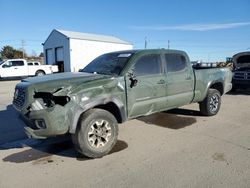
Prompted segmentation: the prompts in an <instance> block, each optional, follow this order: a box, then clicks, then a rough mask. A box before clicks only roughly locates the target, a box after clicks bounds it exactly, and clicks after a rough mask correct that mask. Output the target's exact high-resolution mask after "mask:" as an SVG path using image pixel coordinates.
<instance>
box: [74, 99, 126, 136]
mask: <svg viewBox="0 0 250 188" xmlns="http://www.w3.org/2000/svg"><path fill="white" fill-rule="evenodd" d="M108 103H114V104H115V105H116V107H117V108H118V109H119V113H120V116H121V122H124V121H125V120H126V113H125V107H124V104H123V103H122V102H121V101H120V100H119V99H116V98H114V97H110V98H99V99H95V100H92V101H89V102H88V103H87V104H85V105H84V106H80V105H77V106H76V107H74V109H73V110H71V115H72V118H71V123H70V127H69V133H71V134H74V133H75V131H76V127H77V124H78V120H79V118H80V116H81V115H82V113H84V112H86V111H87V110H89V109H92V108H95V107H97V106H100V105H106V104H108Z"/></svg>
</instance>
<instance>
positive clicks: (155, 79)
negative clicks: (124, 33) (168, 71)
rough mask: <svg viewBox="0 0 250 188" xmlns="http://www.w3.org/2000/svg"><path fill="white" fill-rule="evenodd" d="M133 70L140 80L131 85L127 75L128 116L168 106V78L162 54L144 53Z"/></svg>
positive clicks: (147, 112)
mask: <svg viewBox="0 0 250 188" xmlns="http://www.w3.org/2000/svg"><path fill="white" fill-rule="evenodd" d="M134 62H135V63H134V65H133V67H131V71H132V72H133V74H134V75H135V79H136V80H137V81H138V82H137V85H136V86H133V87H131V85H130V84H131V80H130V77H129V76H128V75H127V76H126V83H127V84H126V87H127V88H126V89H127V103H128V104H127V107H128V117H129V118H132V117H138V116H141V115H147V114H151V113H153V112H155V111H159V110H162V109H164V108H165V107H166V78H165V74H164V73H163V64H162V58H161V55H160V54H153V53H152V54H144V55H141V56H140V57H138V58H137V59H136V60H135V61H134Z"/></svg>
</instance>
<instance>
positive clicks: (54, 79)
mask: <svg viewBox="0 0 250 188" xmlns="http://www.w3.org/2000/svg"><path fill="white" fill-rule="evenodd" d="M107 78H111V76H109V75H100V74H92V73H81V72H78V73H72V72H66V73H57V74H51V75H45V76H37V77H32V78H27V79H23V80H22V83H23V84H28V85H29V86H32V87H33V88H34V89H35V91H47V92H54V91H56V90H58V88H67V87H70V88H72V87H77V86H78V85H80V84H83V83H87V82H91V81H95V80H100V79H107Z"/></svg>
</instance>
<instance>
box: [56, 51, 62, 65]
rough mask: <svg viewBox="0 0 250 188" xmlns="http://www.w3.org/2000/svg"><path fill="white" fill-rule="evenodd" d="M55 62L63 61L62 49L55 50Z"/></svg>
mask: <svg viewBox="0 0 250 188" xmlns="http://www.w3.org/2000/svg"><path fill="white" fill-rule="evenodd" d="M56 61H57V62H59V61H63V47H60V48H56Z"/></svg>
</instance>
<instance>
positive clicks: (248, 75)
mask: <svg viewBox="0 0 250 188" xmlns="http://www.w3.org/2000/svg"><path fill="white" fill-rule="evenodd" d="M234 79H236V80H250V72H234Z"/></svg>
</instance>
